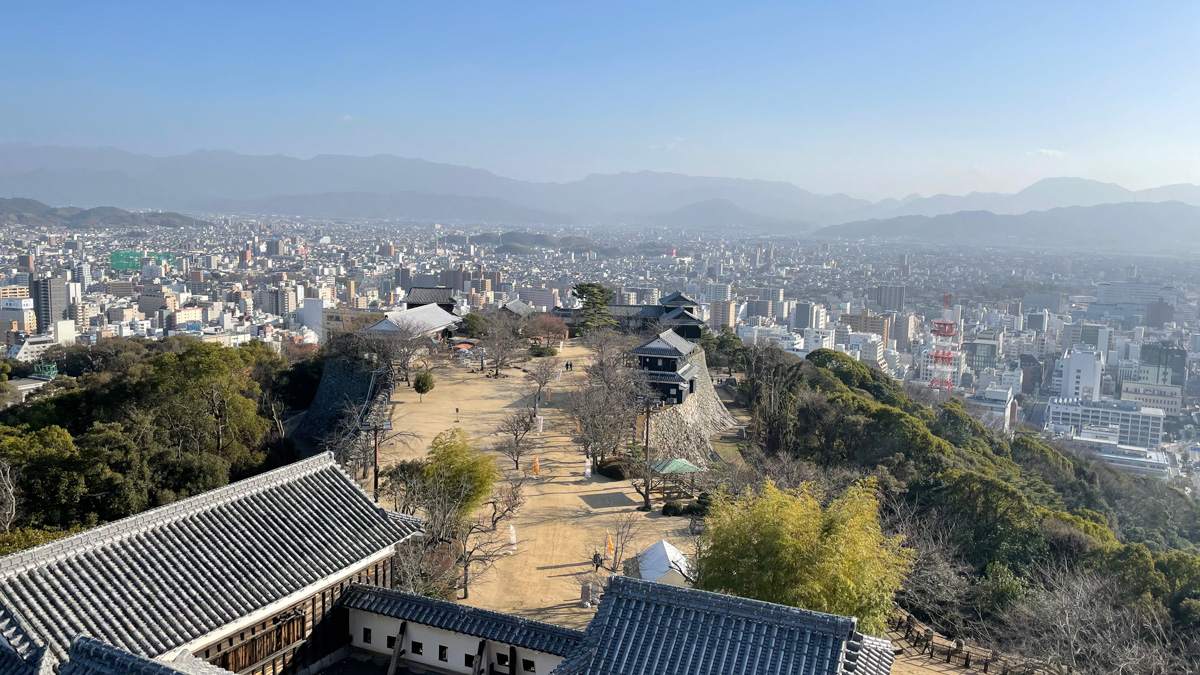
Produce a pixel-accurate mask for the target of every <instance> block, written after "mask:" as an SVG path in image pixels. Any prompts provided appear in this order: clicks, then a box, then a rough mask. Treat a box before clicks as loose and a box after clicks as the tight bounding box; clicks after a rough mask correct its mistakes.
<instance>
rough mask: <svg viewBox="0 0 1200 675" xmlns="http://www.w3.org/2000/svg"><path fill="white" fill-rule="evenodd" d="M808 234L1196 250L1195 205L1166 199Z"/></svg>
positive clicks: (891, 221)
mask: <svg viewBox="0 0 1200 675" xmlns="http://www.w3.org/2000/svg"><path fill="white" fill-rule="evenodd" d="M812 236H813V237H815V238H819V239H871V238H875V239H900V240H910V241H921V242H930V243H933V242H945V243H954V244H961V243H974V244H983V245H999V246H1004V245H1022V246H1029V245H1044V246H1060V247H1064V248H1070V249H1093V250H1123V251H1137V252H1140V253H1180V252H1181V251H1187V250H1196V249H1200V206H1193V205H1191V204H1184V203H1182V202H1177V201H1172V202H1162V203H1152V202H1126V203H1121V204H1100V205H1097V206H1070V207H1065V208H1055V209H1049V210H1046V211H1031V212H1028V213H1023V214H1018V215H1012V214H996V213H991V212H988V211H960V212H958V213H951V214H944V215H938V216H899V217H896V218H887V219H877V220H864V221H859V222H853V223H843V224H840V225H833V226H830V227H826V228H823V229H820V230H817V231H816V232H813V233H812Z"/></svg>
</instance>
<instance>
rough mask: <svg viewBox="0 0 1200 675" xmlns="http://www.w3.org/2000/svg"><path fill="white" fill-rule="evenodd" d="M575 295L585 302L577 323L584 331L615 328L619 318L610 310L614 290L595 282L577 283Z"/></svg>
mask: <svg viewBox="0 0 1200 675" xmlns="http://www.w3.org/2000/svg"><path fill="white" fill-rule="evenodd" d="M575 295H576V297H578V298H579V300H580V302H582V303H583V309H581V310H580V311H579V319H578V320H577V321H576V322H575V325H576V326H578V327H579V329H580V330H581V331H583V332H585V333H586V332H588V331H593V330H599V329H601V328H613V327H615V326H616V325H617V320H616V319H614V318H612V314H610V313H609V311H608V306H609V304H611V303H612V299H613V292H612V291H611V290H609V289H607V288H605V287H604V286H602V285H600V284H598V283H595V282H586V283H582V284H575Z"/></svg>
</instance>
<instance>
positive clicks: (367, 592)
mask: <svg viewBox="0 0 1200 675" xmlns="http://www.w3.org/2000/svg"><path fill="white" fill-rule="evenodd" d="M342 605H343V606H345V607H348V608H350V609H358V610H362V611H366V612H373V613H375V614H381V615H383V616H390V617H393V618H396V619H402V620H404V621H412V622H413V623H419V624H422V625H425V626H432V627H434V628H441V629H443V630H449V631H453V632H455V633H461V634H463V635H470V636H472V637H477V638H482V639H485V640H492V641H495V642H500V643H503V644H506V645H514V646H516V647H519V648H523V649H532V650H534V651H538V652H543V653H546V654H555V655H558V656H565V655H566V654H568V653H570V652H572V651H574V650H575V649H576V648H577V647H578V646H579V643H580V642H582V641H583V633H582V632H581V631H577V630H571V629H570V628H563V627H562V626H555V625H553V624H549V623H542V622H541V621H533V620H530V619H522V618H521V617H518V616H513V615H511V614H501V613H500V612H492V611H489V610H486V609H479V608H477V607H468V606H466V605H460V604H457V603H453V602H446V601H445V600H435V599H433V598H426V597H424V596H420V595H412V594H411V593H404V592H402V591H395V590H390V589H385V588H378V587H375V586H363V585H355V586H351V587H350V588H349V589H348V590H347V591H346V593H345V594H343V595H342Z"/></svg>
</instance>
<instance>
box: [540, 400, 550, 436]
mask: <svg viewBox="0 0 1200 675" xmlns="http://www.w3.org/2000/svg"><path fill="white" fill-rule="evenodd" d="M547 400H549V398H548V397H547ZM545 419H546V418H545V417H543V416H542V415H538V433H539V434H540V433H542V421H543V420H545Z"/></svg>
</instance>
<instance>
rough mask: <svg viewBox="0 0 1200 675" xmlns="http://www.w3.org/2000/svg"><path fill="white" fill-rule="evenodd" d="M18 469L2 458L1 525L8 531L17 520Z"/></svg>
mask: <svg viewBox="0 0 1200 675" xmlns="http://www.w3.org/2000/svg"><path fill="white" fill-rule="evenodd" d="M17 480H18V473H17V470H16V469H14V468H13V467H12V465H11V464H9V463H8V461H6V460H3V459H0V526H3V527H4V531H5V532H6V533H7V532H8V531H9V530H10V529H12V525H13V523H14V522H16V520H17V515H18V513H19V508H20V496H19V495H18V493H17Z"/></svg>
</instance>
